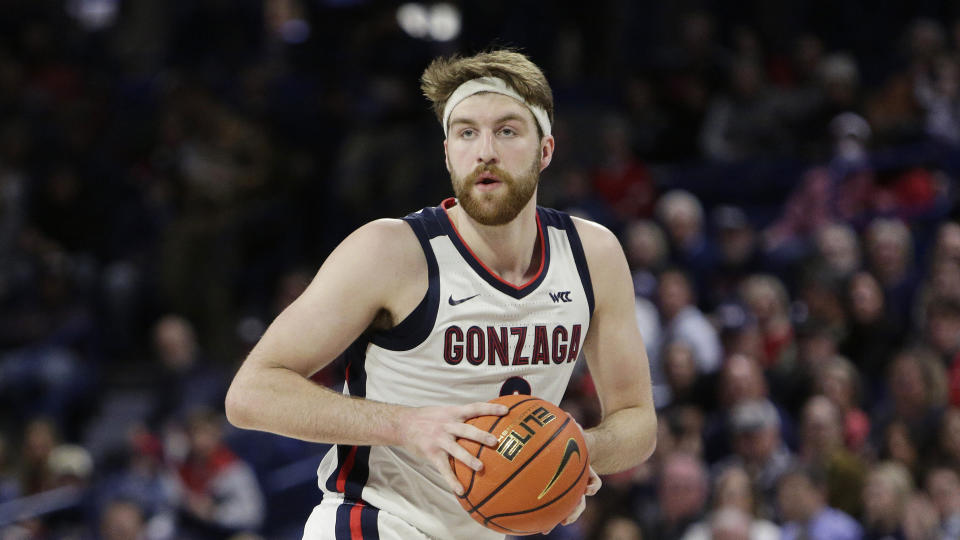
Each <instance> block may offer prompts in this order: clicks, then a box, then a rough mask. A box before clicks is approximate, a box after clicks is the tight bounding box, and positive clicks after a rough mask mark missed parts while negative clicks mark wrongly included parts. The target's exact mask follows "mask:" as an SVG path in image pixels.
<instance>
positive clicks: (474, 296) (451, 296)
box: [447, 294, 480, 306]
mask: <svg viewBox="0 0 960 540" xmlns="http://www.w3.org/2000/svg"><path fill="white" fill-rule="evenodd" d="M478 296H480V295H479V294H475V295H473V296H468V297H466V298H461V299H459V300H454V299H453V295H452V294H451V295H450V298H448V299H447V302H450V305H451V306H455V305H457V304H462V303H464V302H466V301H467V300H470V299H471V298H476V297H478Z"/></svg>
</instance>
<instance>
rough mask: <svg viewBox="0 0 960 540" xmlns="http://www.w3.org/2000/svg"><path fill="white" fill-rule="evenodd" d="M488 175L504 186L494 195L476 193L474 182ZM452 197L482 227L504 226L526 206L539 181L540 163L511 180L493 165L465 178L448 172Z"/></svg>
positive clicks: (505, 172) (485, 166)
mask: <svg viewBox="0 0 960 540" xmlns="http://www.w3.org/2000/svg"><path fill="white" fill-rule="evenodd" d="M483 173H490V174H493V175H494V176H496V177H497V180H499V181H500V183H502V184H503V189H499V190H496V191H494V192H479V191H477V190H476V189H474V188H475V186H476V183H477V178H479V177H480V175H481V174H483ZM450 179H451V180H452V182H453V194H454V195H455V196H456V197H457V201H458V203H459V204H460V206H461V207H462V208H463V210H464V212H466V213H467V215H468V216H470V217H471V218H473V219H474V221H476V222H477V223H480V224H481V225H503V224H505V223H509V222H511V221H513V219H514V218H515V217H517V216H518V215H519V214H520V211H521V210H523V207H524V206H526V205H527V202H529V201H530V198H531V197H533V193H534V191H536V189H537V182H538V181H539V179H540V160H539V159H536V160H534V162H533V163H532V164H531V166H530V168H529V169H528V170H527V172H526V173H524V174H522V175H520V176H517V177H514V176H513V175H511V174H510V173H508V172H507V171H505V170H503V169H501V168H500V167H497V166H496V165H480V166H478V167H477V168H476V169H474V170H473V172H471V173H470V174H468V175H467V176H465V177H464V178H457V176H456V175H455V174H454V173H453V172H452V171H451V173H450Z"/></svg>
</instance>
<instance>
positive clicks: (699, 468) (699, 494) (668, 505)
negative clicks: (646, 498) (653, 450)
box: [643, 453, 710, 540]
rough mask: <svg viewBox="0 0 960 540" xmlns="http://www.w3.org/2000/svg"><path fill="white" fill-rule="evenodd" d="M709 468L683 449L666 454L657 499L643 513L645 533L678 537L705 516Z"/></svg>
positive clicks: (665, 538)
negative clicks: (644, 513) (646, 511)
mask: <svg viewBox="0 0 960 540" xmlns="http://www.w3.org/2000/svg"><path fill="white" fill-rule="evenodd" d="M709 490H710V480H709V478H708V477H707V469H706V467H704V465H703V462H702V461H700V460H699V459H698V458H696V457H694V456H691V455H689V454H684V453H673V454H670V455H669V456H667V457H666V460H665V461H664V463H663V468H662V470H661V472H660V479H659V482H658V487H657V503H656V505H651V506H650V507H649V508H648V510H649V512H648V513H647V514H646V515H645V517H644V520H643V521H644V524H645V527H644V537H645V538H662V539H663V540H677V539H679V538H681V537H682V536H683V534H684V532H685V531H686V530H687V527H688V526H690V524H692V523H694V522H696V521H697V520H698V519H700V518H701V517H702V516H703V512H704V510H705V509H706V504H707V497H708V496H709Z"/></svg>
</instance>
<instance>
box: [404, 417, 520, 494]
mask: <svg viewBox="0 0 960 540" xmlns="http://www.w3.org/2000/svg"><path fill="white" fill-rule="evenodd" d="M508 410H509V409H508V408H507V406H506V405H501V404H499V403H487V402H478V403H470V404H468V405H452V406H448V407H418V408H411V409H405V410H404V412H403V413H401V415H400V418H399V419H398V420H399V422H398V423H399V435H400V446H401V447H403V448H405V449H407V450H408V451H410V452H412V453H414V454H415V455H417V456H418V457H420V458H421V459H424V460H426V461H427V462H429V463H430V464H432V465H433V466H434V467H435V468H436V469H437V470H438V471H440V474H441V476H443V479H444V480H445V481H446V482H447V484H448V485H449V487H450V490H451V491H453V492H454V493H456V494H457V495H463V486H462V485H460V482H459V481H458V480H457V476H456V475H455V474H454V473H453V467H452V466H451V465H450V458H451V457H452V458H454V459H456V460H458V461H460V462H462V463H463V464H464V465H466V466H467V467H470V468H471V469H473V470H475V471H479V470H480V469H482V468H483V462H481V461H480V460H479V459H477V458H476V457H475V456H473V455H471V454H470V453H469V452H467V450H466V449H465V448H464V447H462V446H460V444H459V443H457V439H458V438H460V439H468V440H471V441H476V442H478V443H480V444H483V445H486V446H496V444H497V438H496V437H495V436H493V435H492V434H490V433H487V432H486V431H483V430H481V429H479V428H477V427H474V426H471V425H470V424H465V423H464V421H466V420H469V419H470V418H475V417H477V416H503V415H505V414H507V411H508Z"/></svg>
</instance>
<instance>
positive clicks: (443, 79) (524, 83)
mask: <svg viewBox="0 0 960 540" xmlns="http://www.w3.org/2000/svg"><path fill="white" fill-rule="evenodd" d="M480 77H496V78H499V79H503V81H504V82H506V83H507V85H508V86H510V87H511V88H513V89H514V90H516V92H517V93H518V94H520V96H521V97H523V99H524V100H525V101H526V102H527V103H529V104H531V105H537V106H539V107H542V108H543V109H544V110H545V111H546V112H547V116H548V118H549V119H550V122H551V123H552V122H553V92H552V91H551V90H550V84H549V83H547V78H546V77H544V75H543V72H542V71H540V68H539V67H537V65H536V64H534V63H533V62H531V61H530V59H529V58H527V57H526V56H525V55H523V54H521V53H519V52H516V51H512V50H509V49H499V50H495V51H487V52H482V53H479V54H475V55H473V56H459V55H452V56H449V57H439V58H435V59H434V60H433V62H430V65H429V66H427V69H425V70H424V71H423V75H422V76H421V77H420V89H421V90H423V95H424V96H426V97H427V99H429V100H430V102H431V103H432V104H433V112H434V114H436V115H437V119H438V120H440V121H443V109H444V107H445V106H446V104H447V100H448V99H450V95H451V94H453V92H454V90H456V89H457V88H458V87H459V86H460V85H461V84H463V83H465V82H467V81H470V80H473V79H478V78H480ZM538 129H539V126H538ZM541 135H543V134H542V133H541Z"/></svg>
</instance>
